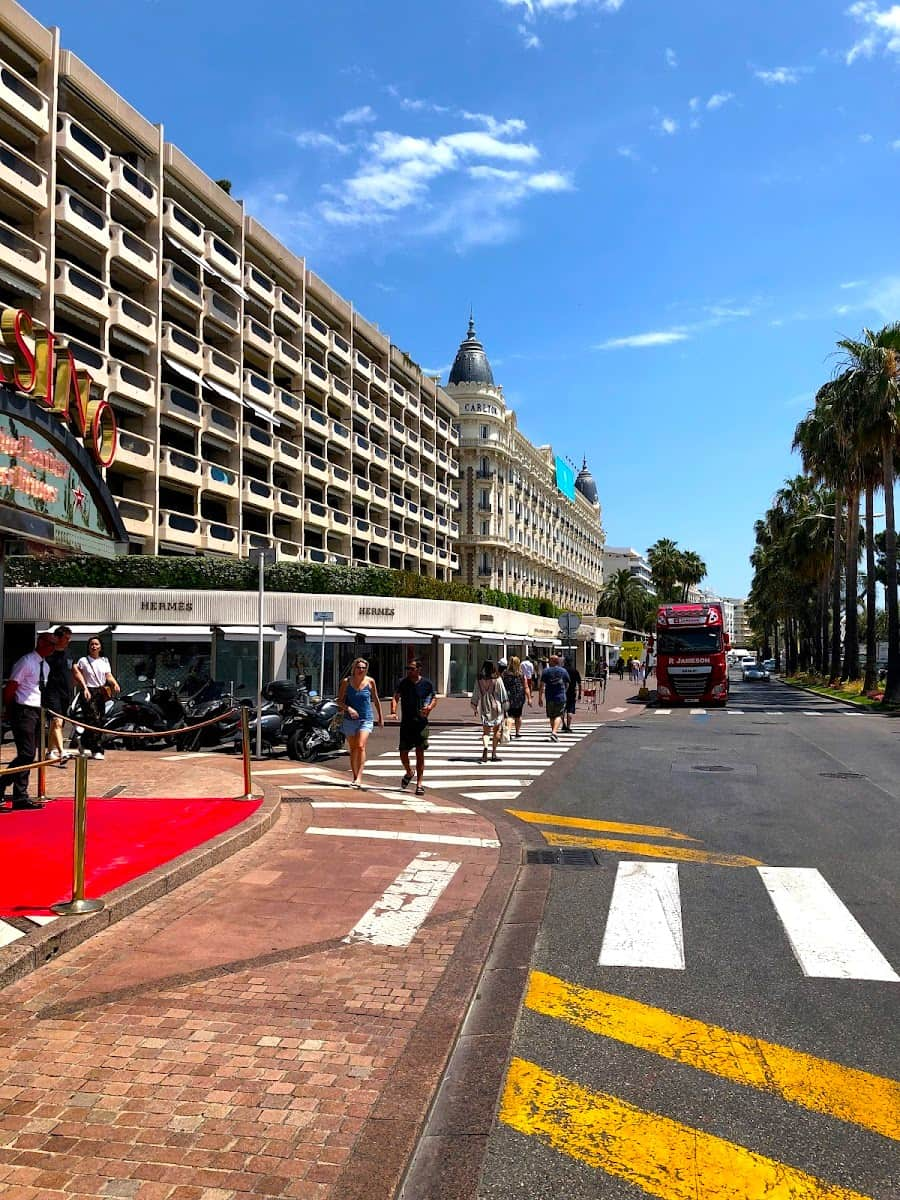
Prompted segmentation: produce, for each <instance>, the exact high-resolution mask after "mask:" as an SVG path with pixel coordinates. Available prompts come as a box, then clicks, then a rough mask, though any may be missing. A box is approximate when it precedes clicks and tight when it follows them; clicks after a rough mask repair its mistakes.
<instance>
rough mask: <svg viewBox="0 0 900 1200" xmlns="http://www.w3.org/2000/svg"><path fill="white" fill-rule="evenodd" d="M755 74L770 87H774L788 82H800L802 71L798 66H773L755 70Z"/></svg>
mask: <svg viewBox="0 0 900 1200" xmlns="http://www.w3.org/2000/svg"><path fill="white" fill-rule="evenodd" d="M753 74H754V75H755V76H756V78H757V79H761V80H762V82H763V83H764V84H766V85H767V86H768V87H772V86H776V85H784V84H788V83H798V82H799V80H800V74H801V72H800V70H799V69H798V68H797V67H773V68H772V69H771V70H768V71H764V70H759V71H754V72H753Z"/></svg>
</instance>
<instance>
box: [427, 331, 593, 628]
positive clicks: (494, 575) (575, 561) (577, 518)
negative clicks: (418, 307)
mask: <svg viewBox="0 0 900 1200" xmlns="http://www.w3.org/2000/svg"><path fill="white" fill-rule="evenodd" d="M446 392H447V394H448V395H449V396H451V397H452V398H453V400H455V401H456V404H457V406H458V408H459V416H458V419H457V427H458V429H459V469H460V483H459V492H460V518H459V522H460V532H459V537H458V541H457V552H458V554H459V564H460V565H459V572H460V575H461V576H462V579H463V581H464V582H466V583H470V584H474V585H476V586H481V587H485V588H495V589H497V590H499V591H503V592H512V593H514V594H516V595H518V596H526V597H538V598H541V599H547V600H551V601H552V602H553V603H554V604H556V605H558V606H559V607H561V608H565V609H571V610H573V611H575V612H578V613H580V614H593V613H594V612H595V611H596V607H597V596H598V593H599V591H600V588H601V586H602V575H603V569H602V559H603V544H604V540H605V538H604V533H603V525H602V523H601V514H600V501H599V499H598V496H597V485H596V484H595V482H594V478H593V476H592V475H591V473H590V471H589V470H588V469H587V463H586V462H584V461H583V462H582V467H581V471H580V472H579V474H578V476H577V478H573V476H574V472H571V471H570V469H569V468H568V467H567V465H566V463H565V462H564V461H563V460H560V459H558V458H556V457H555V456H554V453H553V450H552V449H551V447H550V446H535V445H533V444H532V443H531V442H530V441H529V440H528V438H527V437H525V435H524V434H523V433H522V432H521V430H520V429H519V428H518V425H517V422H516V414H515V413H514V412H513V411H512V409H510V408H509V407H508V406H507V404H506V401H505V400H504V397H503V388H502V387H499V386H498V385H497V384H495V383H494V375H493V372H492V370H491V365H490V363H489V362H488V357H487V355H486V354H485V351H484V346H483V345H482V343H481V342H480V341H479V340H478V335H477V334H476V332H475V324H474V321H473V320H471V319H470V321H469V330H468V333H467V335H466V337H465V338H464V339H463V341H462V342H461V343H460V347H459V350H458V351H457V353H456V358H455V360H454V362H453V366H452V367H451V369H450V377H449V382H448V384H447V387H446Z"/></svg>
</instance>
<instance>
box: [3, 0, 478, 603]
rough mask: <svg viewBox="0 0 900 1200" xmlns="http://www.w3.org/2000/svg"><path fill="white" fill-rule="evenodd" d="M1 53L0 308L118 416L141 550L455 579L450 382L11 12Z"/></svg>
mask: <svg viewBox="0 0 900 1200" xmlns="http://www.w3.org/2000/svg"><path fill="white" fill-rule="evenodd" d="M0 58H2V62H0V305H2V307H3V308H10V309H24V310H26V311H27V312H28V313H29V314H30V315H31V316H33V317H34V319H35V321H36V322H40V323H41V325H42V326H44V327H46V328H47V329H50V330H53V331H54V332H55V334H56V336H57V351H58V352H59V353H62V352H64V350H65V347H66V346H68V347H69V348H70V349H71V351H72V354H73V356H74V359H75V362H76V364H77V366H78V368H79V369H82V370H85V371H87V372H89V373H90V375H91V377H92V380H93V383H92V398H93V399H94V400H98V399H101V398H105V399H106V400H108V401H109V402H110V404H111V405H112V407H113V409H114V411H115V415H116V418H117V423H118V427H119V444H118V452H117V454H116V456H115V460H114V462H113V463H112V464H111V465H110V466H109V468H108V470H107V482H108V483H109V486H110V488H111V490H112V492H113V494H114V496H115V497H116V499H117V501H118V504H119V511H120V513H121V515H122V518H123V520H124V523H125V526H126V529H127V530H128V534H129V538H130V541H131V548H132V550H133V551H136V552H143V553H208V554H219V555H224V556H229V557H235V556H244V555H246V553H247V552H248V551H249V550H251V549H254V548H257V547H263V548H272V549H273V550H274V551H275V553H276V555H277V557H278V558H279V559H282V560H288V561H290V560H295V561H312V562H319V563H335V564H354V565H370V564H374V565H379V566H384V567H393V568H398V569H404V570H408V571H415V572H417V573H419V574H422V575H428V576H432V577H436V578H439V579H449V578H450V577H451V576H452V574H453V573H454V572H455V570H456V568H457V566H458V559H457V555H456V550H455V539H456V537H457V534H458V520H457V510H458V505H459V496H458V490H457V477H458V466H457V448H458V445H457V442H458V439H457V434H456V432H455V430H454V427H453V421H454V418H455V415H456V411H455V405H454V404H453V403H452V402H451V401H450V400H449V398H448V397H447V396H446V394H445V393H443V391H442V390H441V388H440V387H439V386H437V385H436V384H435V382H434V381H433V380H432V379H430V378H428V377H426V376H424V375H423V373H422V371H421V370H420V368H419V367H418V366H417V365H416V363H414V362H413V361H412V360H411V359H410V358H409V357H408V356H407V355H406V354H405V353H403V352H402V351H400V350H399V349H398V348H397V347H396V346H394V345H393V344H392V343H391V341H390V339H389V338H388V337H387V336H386V335H385V334H384V333H382V332H381V331H380V330H379V329H377V328H376V327H375V325H374V324H372V323H371V322H370V321H368V320H366V319H365V318H364V317H363V316H362V315H361V314H360V313H358V312H357V311H355V309H354V308H353V306H352V304H350V303H349V302H348V301H347V300H345V299H343V298H342V297H341V296H339V295H337V294H336V293H335V292H334V291H333V290H332V289H331V288H330V287H329V286H328V285H327V284H326V283H325V282H324V281H323V280H322V279H320V278H319V277H318V276H317V275H315V274H314V273H313V272H312V271H311V270H310V269H309V268H308V266H307V264H306V262H305V261H304V260H303V259H301V258H298V257H297V256H296V255H294V254H293V253H291V251H289V250H288V249H287V248H286V247H285V246H283V245H281V244H280V243H279V242H278V241H277V240H276V239H275V238H274V237H273V236H272V235H271V233H269V232H268V231H267V230H266V229H265V228H264V227H263V226H262V225H261V224H260V223H259V222H258V221H256V220H255V219H254V218H253V216H252V215H251V214H249V213H247V212H245V211H244V207H243V205H242V204H241V203H240V202H238V201H237V200H235V199H234V198H232V197H231V196H230V195H229V193H228V191H227V190H226V189H224V188H223V187H221V186H219V184H217V183H216V182H215V181H214V180H212V179H211V178H209V177H208V176H207V175H205V174H204V172H203V171H202V170H200V168H199V167H197V166H196V165H195V164H194V163H192V162H191V161H190V160H189V159H188V158H187V157H186V156H185V155H184V154H183V153H182V152H181V151H180V150H179V149H178V148H177V147H176V146H174V145H172V144H171V143H169V142H167V141H166V140H165V137H164V133H163V128H162V126H161V125H156V124H153V123H152V122H151V121H149V120H147V119H146V118H145V117H144V116H142V115H141V114H140V113H138V112H137V111H135V110H134V109H133V108H132V107H131V106H130V105H129V104H127V103H126V101H124V100H123V99H122V97H121V96H119V95H117V94H116V93H115V92H114V91H113V90H112V89H111V88H110V87H109V86H108V85H107V84H106V83H104V82H103V80H101V79H100V78H99V77H98V76H97V75H95V74H94V72H93V71H91V70H90V68H89V67H87V66H86V65H85V64H84V63H82V62H81V61H80V60H79V59H78V58H77V57H76V56H75V55H74V54H72V53H71V52H70V51H68V50H65V49H63V47H62V45H61V43H60V35H59V31H58V30H55V29H47V28H45V27H44V26H42V25H41V24H40V23H39V22H37V21H36V20H34V19H33V18H32V17H31V16H30V15H29V14H28V13H27V12H25V10H24V9H22V8H20V7H19V6H18V5H17V4H14V3H12V2H11V0H2V2H0ZM9 362H10V359H9V356H8V355H7V356H6V364H7V365H8V364H9Z"/></svg>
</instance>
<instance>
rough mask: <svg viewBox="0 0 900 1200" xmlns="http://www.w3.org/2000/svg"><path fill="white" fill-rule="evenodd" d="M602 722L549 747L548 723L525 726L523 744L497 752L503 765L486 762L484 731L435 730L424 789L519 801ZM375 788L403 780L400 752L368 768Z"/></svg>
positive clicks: (580, 726)
mask: <svg viewBox="0 0 900 1200" xmlns="http://www.w3.org/2000/svg"><path fill="white" fill-rule="evenodd" d="M603 724H604V722H602V721H584V722H576V724H575V726H574V729H573V732H572V733H560V735H559V741H558V742H552V741H550V737H549V732H550V727H549V723H548V722H547V721H546V720H545V719H543V718H541V719H538V718H532V719H531V720H523V722H522V736H521V738H514V739H513V740H512V741H511V742H510V743H509V744H508V745H505V746H498V747H497V755H498V757H499V759H500V762H490V761H489V762H486V763H482V761H481V730H480V728H479V727H478V726H477V725H472V726H468V727H465V726H460V727H456V728H452V729H440V730H432V732H431V737H430V738H429V741H428V750H427V752H426V754H425V777H424V780H423V782H424V784H425V787H426V789H427V790H428V791H440V790H452V791H455V792H461V793H462V795H463V796H465V797H466V798H467V799H469V800H502V801H506V800H515V799H516V797H517V796H519V795H521V793H522V791H523V790H524V789H525V788H527V787H528V786H529V785H530V784H531V783H533V782H534V780H535V779H539V778H540V777H541V775H543V774H544V772H545V771H546V770H548V769H549V768H550V767H552V766H553V764H554V763H555V762H557V761H558V760H559V759H560V758H562V757H563V755H565V754H566V753H567V752H568V751H569V750H570V749H571V748H572V746H574V745H577V744H578V743H579V742H581V741H583V739H584V738H586V737H589V736H590V734H591V733H592V732H593V731H594V730H596V729H600V728H601V727H602V726H603ZM365 778H366V781H367V783H368V785H369V786H370V787H376V788H377V787H378V786H379V785H381V786H385V787H386V786H388V783H389V781H390V782H391V783H394V782H395V781H397V779H398V770H397V751H396V750H391V751H389V752H387V753H385V754H381V755H379V756H378V757H377V758H370V759H369V761H368V762H367V763H366V771H365Z"/></svg>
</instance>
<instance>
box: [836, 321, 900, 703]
mask: <svg viewBox="0 0 900 1200" xmlns="http://www.w3.org/2000/svg"><path fill="white" fill-rule="evenodd" d="M838 347H839V348H840V349H841V350H842V351H843V352H844V355H845V359H844V365H845V368H846V373H847V374H849V376H850V378H851V379H852V381H853V385H854V387H856V388H858V389H859V393H860V395H861V397H862V399H863V413H862V421H861V425H860V430H859V439H858V440H859V444H860V445H864V446H870V447H874V448H877V450H878V451H879V454H880V458H881V469H882V476H883V486H884V516H885V567H886V576H887V582H886V588H885V602H886V605H887V614H888V669H887V681H886V683H885V689H884V699H885V702H886V703H889V704H898V703H900V600H898V594H897V526H896V519H895V514H894V454H895V452H896V449H897V441H898V431H900V322H895V323H894V324H892V325H885V326H884V328H883V329H880V330H879V331H878V332H877V333H876V332H873V330H871V329H864V330H863V331H862V337H861V338H860V339H858V340H857V339H852V338H844V339H842V340H841V341H839V342H838Z"/></svg>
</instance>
